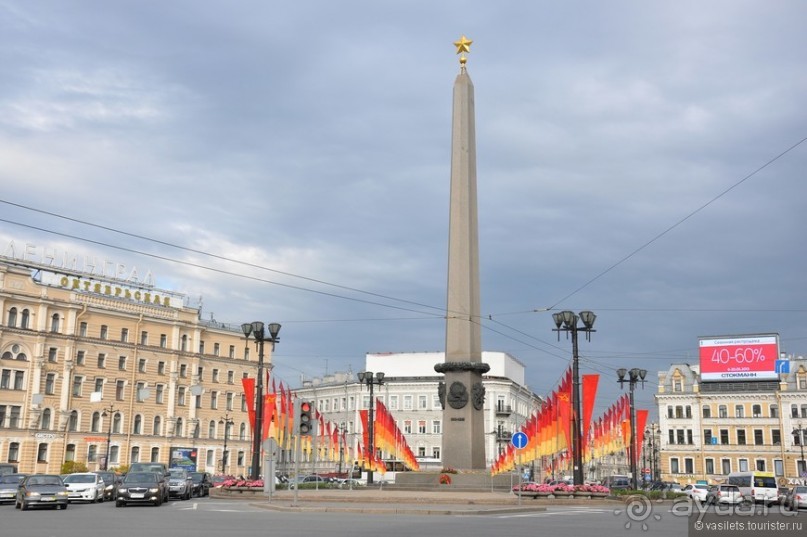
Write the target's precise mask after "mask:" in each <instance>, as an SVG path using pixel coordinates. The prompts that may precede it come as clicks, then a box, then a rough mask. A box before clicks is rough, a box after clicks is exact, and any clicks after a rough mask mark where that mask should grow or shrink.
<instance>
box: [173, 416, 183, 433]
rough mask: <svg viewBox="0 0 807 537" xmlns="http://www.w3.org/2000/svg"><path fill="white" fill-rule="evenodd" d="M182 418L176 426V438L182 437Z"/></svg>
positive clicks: (178, 419)
mask: <svg viewBox="0 0 807 537" xmlns="http://www.w3.org/2000/svg"><path fill="white" fill-rule="evenodd" d="M182 425H183V423H182V418H177V421H176V424H175V425H174V436H182Z"/></svg>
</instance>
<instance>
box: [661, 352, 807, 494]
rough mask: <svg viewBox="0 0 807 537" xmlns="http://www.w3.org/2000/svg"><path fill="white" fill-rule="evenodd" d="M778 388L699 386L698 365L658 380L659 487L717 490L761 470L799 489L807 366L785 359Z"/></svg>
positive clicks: (761, 384)
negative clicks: (736, 476) (701, 485)
mask: <svg viewBox="0 0 807 537" xmlns="http://www.w3.org/2000/svg"><path fill="white" fill-rule="evenodd" d="M786 362H787V364H786V365H787V367H786V368H785V369H786V370H787V372H786V373H781V374H779V375H778V379H776V380H755V381H726V382H701V380H700V369H699V366H697V365H689V364H673V365H671V366H670V368H669V369H667V370H666V371H660V372H659V374H658V384H659V388H658V393H657V394H656V401H657V403H658V409H659V426H660V434H659V437H660V444H661V445H660V448H661V450H660V462H661V472H662V476H661V477H662V479H664V480H666V481H677V482H679V483H690V482H693V483H694V482H695V481H698V480H707V481H708V482H709V483H719V482H721V481H722V480H724V479H725V478H726V476H727V475H728V474H729V473H730V472H738V471H749V470H760V471H766V472H773V473H775V474H776V476H777V478H779V479H780V481H781V480H784V481H785V482H790V483H794V482H797V481H798V480H802V481H804V480H805V479H804V478H805V477H807V473H805V472H807V467H805V461H804V460H803V455H802V454H803V453H804V447H805V446H804V439H805V438H807V360H805V359H803V358H802V357H792V356H791V357H787V360H786Z"/></svg>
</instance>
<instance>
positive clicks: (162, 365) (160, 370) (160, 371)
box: [157, 362, 165, 375]
mask: <svg viewBox="0 0 807 537" xmlns="http://www.w3.org/2000/svg"><path fill="white" fill-rule="evenodd" d="M157 374H158V375H165V362H157Z"/></svg>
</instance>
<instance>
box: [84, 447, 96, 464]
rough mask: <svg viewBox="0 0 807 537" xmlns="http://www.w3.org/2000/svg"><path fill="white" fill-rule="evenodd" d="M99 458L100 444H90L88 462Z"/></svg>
mask: <svg viewBox="0 0 807 537" xmlns="http://www.w3.org/2000/svg"><path fill="white" fill-rule="evenodd" d="M97 459H98V446H96V445H95V444H90V445H89V446H87V462H95V461H96V460H97Z"/></svg>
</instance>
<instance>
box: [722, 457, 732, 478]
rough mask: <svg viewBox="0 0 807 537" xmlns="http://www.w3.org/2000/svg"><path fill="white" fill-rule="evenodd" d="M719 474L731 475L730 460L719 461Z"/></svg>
mask: <svg viewBox="0 0 807 537" xmlns="http://www.w3.org/2000/svg"><path fill="white" fill-rule="evenodd" d="M720 468H721V473H722V474H725V475H728V474H730V473H731V459H720Z"/></svg>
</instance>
